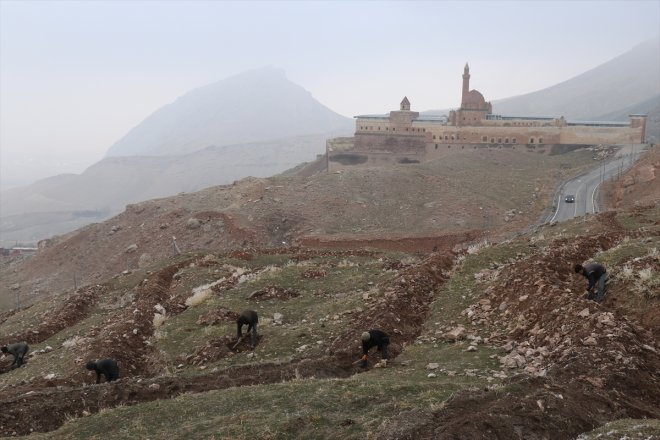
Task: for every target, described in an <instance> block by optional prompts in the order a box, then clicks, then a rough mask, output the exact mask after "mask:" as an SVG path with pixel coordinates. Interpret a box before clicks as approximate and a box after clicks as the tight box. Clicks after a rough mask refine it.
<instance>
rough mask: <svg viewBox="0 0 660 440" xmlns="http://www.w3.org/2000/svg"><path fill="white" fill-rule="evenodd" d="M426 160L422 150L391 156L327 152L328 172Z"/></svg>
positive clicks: (388, 154) (353, 152) (371, 152)
mask: <svg viewBox="0 0 660 440" xmlns="http://www.w3.org/2000/svg"><path fill="white" fill-rule="evenodd" d="M425 160H428V158H427V157H426V153H425V152H424V151H423V150H422V151H419V152H417V153H414V152H410V153H408V154H406V153H399V154H393V153H389V152H378V151H358V150H351V151H332V150H328V159H327V161H328V172H331V173H332V172H335V171H340V170H344V169H355V168H371V167H385V166H393V165H397V164H411V163H421V162H424V161H425Z"/></svg>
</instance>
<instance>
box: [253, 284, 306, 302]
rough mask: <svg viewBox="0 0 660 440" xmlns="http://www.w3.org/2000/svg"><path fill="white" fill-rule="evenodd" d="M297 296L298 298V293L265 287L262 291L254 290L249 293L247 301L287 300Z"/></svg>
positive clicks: (274, 287)
mask: <svg viewBox="0 0 660 440" xmlns="http://www.w3.org/2000/svg"><path fill="white" fill-rule="evenodd" d="M298 296H300V293H298V292H296V291H294V290H291V289H286V288H284V287H280V286H267V287H264V288H263V289H259V290H255V291H254V292H252V293H250V294H249V295H248V297H247V299H251V300H253V301H262V300H267V299H282V300H287V299H291V298H296V297H298Z"/></svg>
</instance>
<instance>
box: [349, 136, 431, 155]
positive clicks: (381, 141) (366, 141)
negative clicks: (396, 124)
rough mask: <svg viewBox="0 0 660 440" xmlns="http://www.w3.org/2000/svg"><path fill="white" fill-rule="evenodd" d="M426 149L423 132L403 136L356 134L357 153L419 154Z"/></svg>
mask: <svg viewBox="0 0 660 440" xmlns="http://www.w3.org/2000/svg"><path fill="white" fill-rule="evenodd" d="M425 147H426V133H425V132H415V133H413V132H408V133H405V134H397V135H396V136H393V135H391V134H385V133H382V134H378V133H369V134H367V133H356V134H355V149H356V150H358V151H386V152H390V153H406V152H417V153H421V152H423V151H424V149H425Z"/></svg>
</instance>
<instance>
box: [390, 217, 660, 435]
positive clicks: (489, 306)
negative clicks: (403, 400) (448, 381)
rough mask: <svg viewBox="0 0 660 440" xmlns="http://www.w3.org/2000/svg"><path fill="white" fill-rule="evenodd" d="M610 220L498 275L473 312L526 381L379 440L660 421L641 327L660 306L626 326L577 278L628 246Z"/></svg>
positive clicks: (658, 368) (570, 431)
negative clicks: (517, 362)
mask: <svg viewBox="0 0 660 440" xmlns="http://www.w3.org/2000/svg"><path fill="white" fill-rule="evenodd" d="M613 218H614V216H613V213H611V214H604V215H600V216H599V219H600V220H601V222H600V223H601V228H602V230H603V232H604V233H603V234H600V235H594V236H588V237H581V238H572V239H559V240H557V241H556V242H555V243H554V244H553V245H552V246H551V247H550V248H549V249H545V250H544V251H543V252H537V253H534V254H533V255H531V256H530V257H528V258H524V259H520V260H519V261H517V262H515V263H512V264H510V265H507V266H506V267H503V268H501V269H499V273H498V274H497V276H496V278H495V279H494V280H491V281H490V282H489V285H488V287H487V288H486V293H487V295H486V297H485V298H484V299H481V300H480V301H479V302H478V303H476V304H474V305H473V306H472V307H470V311H471V313H470V316H471V319H472V324H473V325H475V327H478V328H484V330H482V331H485V332H486V334H485V336H486V337H489V338H490V340H491V342H495V341H501V342H502V343H504V342H508V344H507V345H508V348H507V350H511V346H512V343H513V347H514V348H513V350H511V354H512V355H519V356H520V357H518V359H521V358H522V359H523V363H524V365H525V367H524V369H525V372H526V373H528V374H526V375H521V376H516V377H514V379H512V380H511V382H510V384H509V386H508V387H507V388H506V392H504V393H503V392H500V391H498V390H486V391H478V392H461V393H458V394H457V395H456V396H455V397H454V398H452V399H451V400H450V401H449V402H448V403H447V405H446V407H445V408H443V409H441V410H438V411H433V412H431V411H427V412H414V413H413V414H408V413H406V414H402V415H400V416H399V417H398V418H396V419H395V420H391V421H390V422H388V423H386V424H385V425H383V426H382V427H381V428H382V429H381V430H380V435H379V437H378V438H379V439H463V438H488V439H490V438H492V439H503V438H507V439H509V438H511V439H514V438H524V439H569V438H575V436H577V435H578V434H580V433H582V432H585V431H589V430H591V429H593V427H595V426H599V425H601V424H603V423H606V422H608V421H612V420H616V419H619V418H624V417H630V418H645V417H650V418H658V417H660V407H658V405H657V402H659V401H660V356H658V352H660V346H659V345H658V344H657V342H656V338H655V337H654V335H653V331H652V330H650V329H649V328H644V327H642V326H641V325H640V318H641V320H642V321H645V322H647V323H649V324H651V326H653V323H657V322H658V319H659V318H660V307H659V306H660V304H659V302H660V299H658V298H655V299H649V302H648V303H647V304H646V309H647V310H646V311H640V312H641V313H636V314H635V315H631V314H630V313H627V314H628V316H629V317H626V316H623V315H621V314H619V313H620V312H619V310H618V309H617V304H616V301H615V298H614V296H613V295H612V294H608V295H607V296H606V300H605V302H604V303H603V304H602V305H598V304H596V303H595V302H593V301H587V300H585V299H583V297H582V295H583V292H584V289H585V287H584V286H585V280H584V279H583V278H582V277H580V276H577V275H576V274H574V273H572V266H573V264H574V263H575V262H582V261H584V260H585V259H588V258H589V257H590V256H592V255H594V254H595V253H596V252H597V251H599V250H605V249H608V248H610V247H612V246H614V245H615V244H616V243H617V242H618V240H619V239H621V238H622V237H623V235H624V231H623V229H621V228H620V227H618V226H617V224H616V222H615V221H613ZM484 306H486V307H484ZM585 310H586V311H585ZM628 312H630V310H628ZM649 315H651V316H649ZM633 316H634V320H632V318H633ZM482 326H484V327H482ZM654 330H656V331H657V328H655V329H654ZM590 338H591V339H590ZM504 354H506V352H505V353H504Z"/></svg>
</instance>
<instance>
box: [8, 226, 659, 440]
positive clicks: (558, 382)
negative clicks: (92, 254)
mask: <svg viewBox="0 0 660 440" xmlns="http://www.w3.org/2000/svg"><path fill="white" fill-rule="evenodd" d="M597 218H598V219H599V221H600V230H601V231H602V232H603V233H602V234H598V235H593V236H585V237H581V238H574V239H558V240H556V241H555V242H554V243H552V244H551V245H550V246H548V247H547V248H544V249H540V250H539V251H538V252H535V253H533V254H531V255H530V256H528V257H525V258H519V259H518V260H517V261H515V262H512V263H511V264H508V265H506V266H503V267H500V268H497V269H494V273H495V275H494V276H493V278H491V281H489V284H488V286H487V288H486V289H485V290H486V295H485V297H484V298H482V299H480V301H479V302H477V303H475V304H474V305H473V306H472V307H471V309H472V310H473V311H474V314H473V315H472V318H471V320H472V324H473V327H474V329H478V330H475V331H480V332H482V333H483V334H484V336H487V337H489V340H490V341H491V343H498V344H504V343H505V342H507V343H509V344H511V343H513V342H515V344H516V348H515V349H514V351H515V350H517V353H519V354H521V356H522V357H523V358H524V359H525V362H526V365H527V367H526V368H525V369H524V373H523V374H521V375H518V376H514V378H513V379H511V382H510V383H509V385H508V386H507V387H506V388H505V390H506V391H500V390H499V389H492V390H491V389H488V390H483V391H474V390H473V391H464V392H459V393H457V394H456V395H455V396H454V397H453V398H452V399H450V400H449V401H448V402H447V404H446V405H445V407H444V408H442V409H439V410H436V411H430V410H427V411H421V410H420V411H415V412H414V413H404V414H401V415H400V416H399V417H396V418H395V419H393V420H390V421H388V422H386V423H385V424H383V426H381V429H380V430H379V433H378V436H379V438H382V439H395V438H396V439H403V438H409V439H413V438H414V439H425V438H447V439H459V438H460V439H463V438H487V439H491V438H492V439H504V438H507V439H508V438H525V439H542V438H547V439H568V438H573V437H574V436H575V435H577V434H579V433H581V432H584V431H587V430H590V429H592V428H593V427H594V426H599V425H601V424H603V423H605V422H607V421H611V420H614V419H617V418H621V417H632V418H643V417H655V418H658V417H660V409H659V408H658V406H657V402H658V401H660V377H659V376H660V373H658V372H660V359H659V357H658V354H657V352H658V350H660V346H658V345H657V343H656V341H655V339H654V337H653V335H652V332H650V331H649V330H647V329H645V328H643V327H642V326H641V325H640V323H639V321H638V320H637V318H636V316H631V315H630V314H628V318H626V317H624V316H622V315H620V314H619V311H618V310H617V308H616V301H614V299H613V297H612V296H610V295H608V297H607V300H606V301H605V303H604V304H603V305H597V304H596V303H593V302H589V301H586V300H584V299H582V298H581V294H582V291H583V290H584V280H583V279H580V278H579V277H577V276H576V275H575V274H574V273H572V272H571V268H572V265H573V263H574V262H576V261H583V260H585V259H587V258H588V257H589V256H591V255H594V253H596V252H597V251H599V250H602V249H607V248H609V247H611V246H614V245H615V244H616V243H617V242H618V240H619V239H620V238H622V237H623V235H624V231H623V230H622V229H621V228H620V227H619V226H618V224H617V223H616V221H615V219H614V216H613V215H611V214H606V215H600V216H598V217H597ZM279 251H280V252H281V251H283V250H279ZM256 252H257V251H256V250H254V251H253V253H255V254H256ZM264 252H266V253H268V252H270V253H274V252H277V250H265V251H264ZM287 252H291V249H289V250H287ZM294 252H295V253H297V255H299V257H300V258H312V257H313V256H314V255H319V254H321V253H323V252H325V253H327V254H350V251H321V250H313V249H307V250H304V249H300V250H294ZM360 252H363V251H355V253H360ZM202 260H203V261H205V262H206V263H204V264H212V262H211V260H209V259H203V258H200V259H199V260H194V261H190V260H189V261H185V262H181V263H178V264H176V265H172V266H169V267H166V268H164V269H162V270H161V271H158V272H156V273H153V274H151V275H150V276H149V277H147V278H146V279H145V280H144V281H143V282H142V283H141V285H140V286H139V288H138V289H137V291H136V295H135V298H134V302H133V303H132V304H131V305H130V307H126V308H125V310H119V311H117V312H115V313H114V314H112V316H111V317H109V318H108V319H107V320H106V322H105V323H103V324H102V325H101V326H99V327H98V328H96V329H95V331H93V332H92V335H91V340H90V341H88V343H87V345H86V346H85V347H82V348H81V353H83V356H82V357H83V358H85V359H87V358H95V357H98V356H99V354H100V353H104V354H105V355H108V356H113V357H115V358H117V359H119V361H120V364H121V365H122V371H123V372H125V375H124V376H123V378H122V379H121V380H120V381H119V382H116V383H111V384H102V385H100V386H91V387H80V386H77V385H76V384H79V383H80V381H84V380H88V381H89V379H85V376H84V374H83V372H82V371H72V372H71V373H70V376H69V377H66V378H62V379H57V380H50V381H48V380H43V379H39V380H35V381H33V382H29V383H25V384H23V385H17V386H15V387H13V388H8V389H5V390H3V393H2V395H1V397H0V404H1V405H2V407H3V411H2V412H1V413H0V434H3V435H13V434H19V435H24V434H28V433H29V432H30V431H31V430H32V431H49V430H53V429H56V428H57V427H59V426H60V425H61V424H62V423H63V422H64V421H65V420H66V419H67V418H70V417H80V416H82V415H83V413H94V412H97V411H99V410H100V409H102V408H109V407H113V406H116V405H131V404H136V403H139V402H145V401H150V400H156V399H164V398H172V397H173V396H176V395H179V394H181V393H185V392H202V391H208V390H212V389H221V388H226V387H233V386H241V385H253V384H261V383H274V382H280V381H282V380H290V379H293V378H304V377H312V376H313V377H316V378H323V377H337V378H341V377H348V376H349V375H352V374H355V373H356V372H358V371H360V369H359V368H358V367H356V366H354V365H353V361H355V360H356V359H358V358H359V356H360V346H359V341H358V340H357V336H356V329H362V328H365V327H369V328H381V329H383V330H385V331H387V332H388V333H390V335H391V336H392V349H391V355H392V357H395V356H397V355H398V354H399V353H400V352H401V350H402V349H403V348H404V347H405V346H406V345H408V344H410V343H411V342H412V341H414V340H415V338H417V337H418V336H419V334H420V332H421V331H422V327H423V323H424V322H425V320H426V318H427V316H428V309H429V304H430V303H431V302H432V301H434V300H436V299H438V298H437V295H438V293H437V292H439V291H440V289H439V288H440V287H441V286H442V284H443V283H444V281H445V280H446V279H447V277H448V276H449V273H450V272H449V271H450V270H451V268H452V265H453V262H454V257H453V256H452V255H451V254H448V253H440V252H439V253H433V254H430V255H429V256H428V257H427V258H426V259H424V260H423V261H422V262H421V263H420V264H417V265H411V266H409V267H406V268H405V269H404V270H403V271H401V273H400V274H399V276H397V277H396V278H395V279H394V280H392V281H391V282H388V283H386V284H384V285H382V286H379V290H380V291H382V292H383V293H384V294H383V295H382V296H380V297H374V298H372V299H370V300H369V302H368V303H367V306H366V309H365V311H364V312H363V313H361V314H360V315H359V316H353V318H352V319H351V320H350V321H349V322H348V323H346V324H345V325H346V326H345V328H344V331H343V333H341V335H340V336H339V337H337V338H336V339H335V340H334V341H332V343H331V345H330V347H329V349H328V350H327V353H325V354H324V353H321V352H318V353H317V355H316V356H312V357H310V358H309V359H305V360H301V361H294V362H291V363H289V364H256V365H242V366H240V367H230V368H225V369H222V370H220V371H216V372H209V373H206V374H204V375H201V376H197V377H193V378H186V377H157V378H156V377H154V376H155V375H156V374H158V371H157V369H156V368H155V367H154V364H155V363H157V360H158V354H157V353H155V352H154V351H153V350H152V349H151V348H150V347H149V346H148V345H146V344H145V343H144V341H145V339H146V338H147V337H148V336H150V335H151V334H152V333H153V331H154V328H153V324H152V321H151V318H152V316H153V311H154V306H155V305H156V304H161V305H164V307H165V308H166V309H167V313H168V314H176V313H179V312H180V311H181V310H182V308H181V307H180V305H181V304H182V302H183V298H177V297H176V295H175V290H174V289H173V287H172V286H173V279H174V278H175V277H174V275H175V274H176V273H177V272H178V271H179V269H180V268H181V267H184V266H186V265H189V264H191V263H194V262H195V261H197V262H198V263H201V261H202ZM392 265H393V263H392V262H388V261H385V262H384V266H388V267H389V266H392ZM92 292H94V295H92V296H95V297H96V299H90V298H87V297H85V296H83V295H82V294H81V295H80V296H79V297H78V300H77V301H78V302H79V303H80V304H81V306H80V308H82V309H84V307H82V305H83V304H92V303H94V301H98V299H99V297H100V296H101V295H103V292H104V291H103V289H97V290H93V291H92ZM90 295H91V293H90ZM173 295H174V297H173ZM486 300H487V301H486ZM504 303H506V304H507V306H506V307H501V304H504ZM485 305H492V307H484V306H485ZM648 308H649V309H650V310H653V311H654V313H655V314H654V315H653V318H652V319H655V320H657V315H658V313H660V312H659V310H660V308H658V307H657V303H651V304H649V307H648ZM585 309H587V310H588V311H589V312H588V314H587V315H585V314H584V310H585ZM221 315H222V316H224V315H229V312H228V311H223V310H219V311H218V316H221ZM53 316H57V314H54V315H53ZM79 316H80V315H79V314H72V315H71V316H70V317H69V318H67V319H69V320H70V321H69V322H70V323H72V322H75V321H76V320H77V319H80V318H79ZM45 319H46V321H45V322H44V324H43V325H44V326H45V327H44V328H51V325H53V326H54V325H55V324H54V323H53V324H49V323H48V322H47V320H48V317H45ZM58 319H60V318H58ZM210 319H211V320H213V317H210ZM57 322H59V321H57ZM651 322H657V321H651ZM101 328H103V329H104V331H103V333H101V332H100V329H101ZM590 337H591V338H593V339H594V341H595V344H592V343H589V342H588V339H589V338H590ZM497 341H499V342H497ZM234 343H235V340H234V339H233V338H231V337H229V336H227V337H226V338H221V339H218V340H213V341H209V342H208V343H207V344H206V345H205V346H203V347H199V349H198V350H197V351H196V354H195V355H194V356H193V357H191V358H190V359H187V360H186V361H187V362H189V363H192V364H194V365H200V366H203V365H204V364H205V363H206V362H209V361H212V360H214V359H218V358H221V357H225V356H231V355H232V348H231V347H230V345H231V346H233V344H234ZM267 343H268V340H267V339H262V340H261V341H260V344H267ZM117 347H121V349H118V348H117ZM249 349H250V346H249V341H248V340H247V339H245V340H243V341H242V343H241V344H239V346H238V347H237V348H236V351H244V350H249ZM541 352H544V353H546V354H545V355H540V354H539V353H541ZM503 354H505V353H503ZM56 385H57V386H56Z"/></svg>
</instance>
